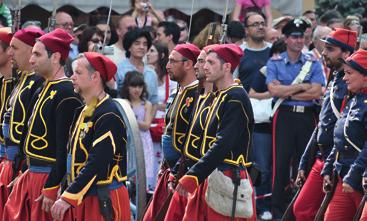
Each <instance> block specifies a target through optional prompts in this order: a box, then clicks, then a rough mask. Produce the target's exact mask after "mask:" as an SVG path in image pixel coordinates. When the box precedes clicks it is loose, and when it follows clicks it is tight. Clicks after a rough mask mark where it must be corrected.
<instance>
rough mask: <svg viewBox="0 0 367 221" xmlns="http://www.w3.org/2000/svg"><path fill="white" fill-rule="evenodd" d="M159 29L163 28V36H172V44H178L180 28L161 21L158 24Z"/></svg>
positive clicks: (172, 23)
mask: <svg viewBox="0 0 367 221" xmlns="http://www.w3.org/2000/svg"><path fill="white" fill-rule="evenodd" d="M159 27H163V29H164V34H165V35H172V41H173V43H175V44H178V41H179V40H180V34H181V31H180V27H179V26H178V25H177V24H176V23H174V22H170V21H162V22H160V23H159V24H158V28H159Z"/></svg>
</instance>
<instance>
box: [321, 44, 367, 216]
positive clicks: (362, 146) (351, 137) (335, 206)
mask: <svg viewBox="0 0 367 221" xmlns="http://www.w3.org/2000/svg"><path fill="white" fill-rule="evenodd" d="M366 61H367V51H365V50H358V51H357V52H355V53H354V54H352V55H351V56H350V57H348V58H347V59H346V61H345V64H344V65H343V66H344V73H345V75H344V78H343V80H344V81H346V84H347V88H348V90H349V91H350V92H351V93H353V97H352V98H351V99H349V100H348V103H347V104H346V106H345V108H343V111H342V113H341V117H340V118H339V119H338V121H337V122H336V124H335V128H334V147H333V149H332V151H331V153H330V155H329V156H328V158H327V160H326V161H325V165H324V168H323V171H322V172H321V175H322V176H323V177H324V187H325V185H327V184H328V185H332V183H331V178H330V177H331V174H332V170H333V168H334V169H335V170H336V172H337V174H338V183H337V186H336V189H335V192H334V195H333V198H332V200H331V201H330V203H329V205H328V208H327V210H326V213H325V219H324V220H326V221H329V220H330V221H331V220H333V221H335V220H336V221H339V220H340V221H342V220H353V217H354V215H355V213H356V210H357V208H358V205H359V203H360V201H361V199H362V186H361V183H362V174H363V172H364V171H365V168H366V167H367V164H366V157H367V156H366V150H367V149H366V148H367V147H366V141H367V106H366V103H367V62H366ZM325 191H327V190H326V189H325Z"/></svg>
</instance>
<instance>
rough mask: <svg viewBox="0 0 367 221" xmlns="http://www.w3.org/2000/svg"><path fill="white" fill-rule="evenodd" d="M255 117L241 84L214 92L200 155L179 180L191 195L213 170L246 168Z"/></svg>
mask: <svg viewBox="0 0 367 221" xmlns="http://www.w3.org/2000/svg"><path fill="white" fill-rule="evenodd" d="M253 126H254V118H253V112H252V107H251V103H250V100H249V98H248V96H247V93H246V91H245V90H244V89H243V87H242V86H241V85H233V86H231V87H229V88H227V89H225V90H221V91H218V92H216V97H215V99H214V101H213V104H212V107H211V108H210V111H209V113H208V116H207V122H206V125H205V127H204V133H203V137H202V139H203V142H202V144H201V148H200V149H201V155H202V156H203V157H201V158H200V160H199V161H198V162H197V163H196V164H195V165H193V166H192V167H191V168H190V170H189V171H188V172H187V173H186V175H185V176H183V177H182V178H181V179H180V181H179V182H180V184H181V185H183V187H184V188H185V189H186V190H188V191H189V192H191V193H192V192H193V191H194V190H195V189H196V187H197V186H198V185H200V184H201V183H202V182H203V181H204V180H205V179H206V178H207V177H208V176H209V175H210V174H211V173H212V172H213V171H214V170H215V169H216V168H218V167H219V168H226V167H228V166H229V167H230V166H240V167H244V166H247V165H248V164H247V157H248V153H249V151H250V146H251V142H252V141H251V140H252V131H253Z"/></svg>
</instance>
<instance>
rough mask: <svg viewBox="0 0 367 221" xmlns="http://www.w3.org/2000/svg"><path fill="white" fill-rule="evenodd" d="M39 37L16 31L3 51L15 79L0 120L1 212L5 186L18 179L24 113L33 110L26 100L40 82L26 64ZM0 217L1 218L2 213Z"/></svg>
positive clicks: (35, 33) (34, 30) (6, 192)
mask: <svg viewBox="0 0 367 221" xmlns="http://www.w3.org/2000/svg"><path fill="white" fill-rule="evenodd" d="M43 34H44V32H43V31H41V30H40V29H37V28H26V29H22V30H19V31H17V32H16V33H15V34H14V36H13V38H12V39H11V41H10V47H9V49H8V50H7V53H8V55H9V56H10V57H11V63H12V68H13V73H14V74H16V78H17V79H13V81H14V82H12V83H13V85H14V88H13V90H12V92H11V94H10V97H9V99H7V101H6V104H5V106H4V110H3V111H4V112H5V113H4V117H3V118H2V119H1V120H2V128H1V129H2V134H3V135H4V147H5V153H6V159H5V160H4V161H3V162H1V166H0V167H1V168H2V170H1V172H0V188H1V191H0V193H1V195H0V207H1V212H2V209H3V208H4V205H5V203H6V201H7V199H8V196H9V193H10V192H9V187H7V185H9V184H10V183H11V181H12V179H14V178H15V177H17V176H18V171H19V170H20V165H21V161H22V155H23V149H22V145H20V141H21V139H22V136H23V135H24V133H23V128H24V125H25V124H26V119H27V118H28V116H27V110H28V109H31V108H32V107H33V104H31V102H30V100H31V98H32V97H33V95H34V94H35V92H36V90H37V89H38V88H39V87H40V86H41V84H42V82H43V80H42V78H40V77H39V76H36V75H35V73H34V72H33V68H32V67H31V65H30V63H29V58H30V57H31V54H32V47H33V45H34V44H35V42H36V38H38V37H40V36H41V35H43ZM16 80H17V82H15V81H16ZM13 183H14V182H13ZM10 186H12V184H10ZM0 215H1V216H2V215H3V213H0Z"/></svg>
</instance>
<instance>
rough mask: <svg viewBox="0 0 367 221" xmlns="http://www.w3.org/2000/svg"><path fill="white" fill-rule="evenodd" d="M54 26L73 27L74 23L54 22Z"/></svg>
mask: <svg viewBox="0 0 367 221" xmlns="http://www.w3.org/2000/svg"><path fill="white" fill-rule="evenodd" d="M56 26H59V27H63V28H73V27H74V23H68V22H66V23H63V24H56Z"/></svg>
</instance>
